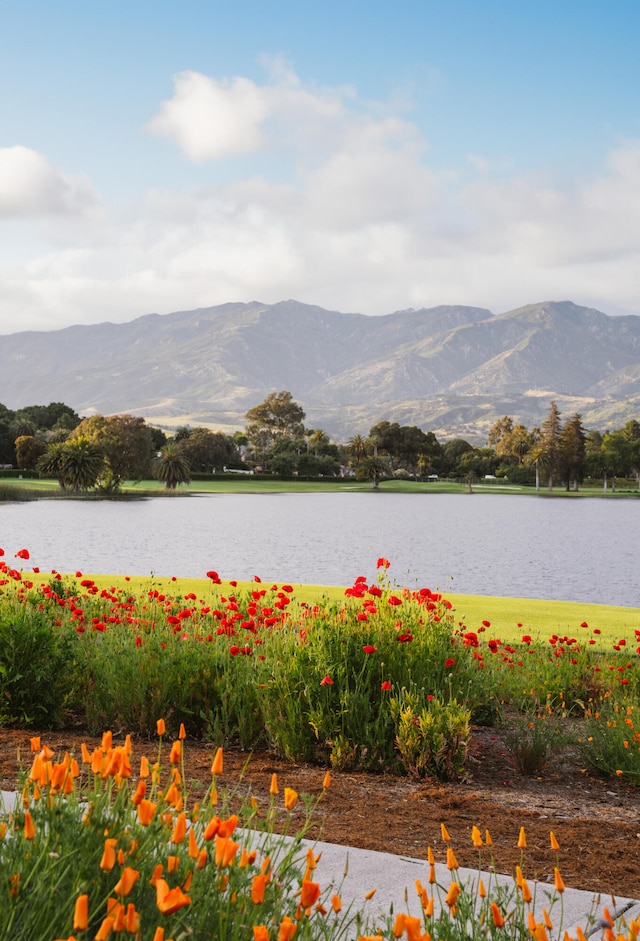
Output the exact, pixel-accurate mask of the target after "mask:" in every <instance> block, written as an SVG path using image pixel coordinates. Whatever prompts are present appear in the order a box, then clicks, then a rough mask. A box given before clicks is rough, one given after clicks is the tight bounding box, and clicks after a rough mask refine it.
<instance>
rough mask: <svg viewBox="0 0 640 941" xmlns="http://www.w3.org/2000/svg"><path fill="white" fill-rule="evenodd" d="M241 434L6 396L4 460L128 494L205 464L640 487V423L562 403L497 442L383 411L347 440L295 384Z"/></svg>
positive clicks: (66, 484) (69, 483)
mask: <svg viewBox="0 0 640 941" xmlns="http://www.w3.org/2000/svg"><path fill="white" fill-rule="evenodd" d="M245 417H246V425H245V428H244V430H243V431H238V432H236V433H235V434H233V435H229V434H225V433H223V432H221V431H211V430H210V429H208V428H204V427H195V428H192V427H190V426H186V425H185V426H182V427H179V428H177V429H176V431H175V432H174V433H173V434H172V435H167V434H166V433H165V432H164V431H163V430H162V429H160V428H157V427H154V426H153V425H148V424H147V423H146V422H145V420H144V419H143V418H140V417H136V416H132V415H111V416H103V415H92V416H90V417H87V418H81V417H80V416H79V415H78V414H77V413H76V412H75V411H74V410H73V409H72V408H70V407H69V406H67V405H65V404H64V403H61V402H52V403H50V404H49V405H46V406H45V405H33V406H28V407H26V408H22V409H19V410H18V411H11V410H10V409H8V408H6V406H4V405H2V404H0V465H4V466H5V467H6V466H10V465H11V466H17V467H18V468H19V469H22V470H25V471H38V472H39V473H40V474H41V475H42V476H47V477H53V478H55V479H57V480H58V482H59V484H60V486H61V487H62V488H64V489H70V490H73V491H86V490H89V489H99V490H102V491H104V492H117V491H118V490H119V489H120V487H121V485H122V482H123V481H124V480H144V479H149V478H150V477H151V476H155V477H156V478H157V479H158V480H161V481H162V482H163V483H164V484H165V487H166V488H167V489H175V487H177V486H178V485H179V484H182V483H187V482H188V481H189V480H190V479H191V477H192V475H194V474H212V473H220V472H223V471H225V470H226V471H229V470H230V471H234V470H235V471H242V472H249V471H251V472H255V473H264V474H271V475H277V476H284V477H293V476H302V477H320V476H322V477H336V476H345V475H354V476H355V477H357V478H359V479H366V480H369V481H370V482H371V485H372V487H374V488H375V487H377V486H378V484H379V482H380V480H381V479H383V478H385V477H396V478H399V477H400V478H401V477H407V478H414V479H415V478H417V479H429V478H431V479H435V478H440V477H444V478H455V479H462V480H466V481H468V483H469V486H471V485H472V482H473V481H474V480H475V479H478V478H484V477H496V478H508V479H509V480H510V481H512V482H515V483H520V484H526V485H531V486H534V485H535V487H536V488H537V489H540V487H541V486H546V487H547V488H548V489H552V488H553V487H554V486H556V485H562V486H564V487H565V488H566V489H567V490H570V489H571V490H577V489H578V487H579V486H580V484H581V483H582V482H583V481H584V480H585V478H596V479H598V480H602V481H603V486H604V489H605V490H606V489H608V488H609V487H611V489H615V485H616V479H617V478H618V477H624V478H629V477H635V478H636V479H637V481H638V487H639V488H640V423H639V422H637V421H635V420H631V421H628V422H627V423H626V424H625V425H624V427H623V428H620V429H618V430H614V431H608V432H604V433H603V432H600V431H595V430H589V431H588V430H586V429H585V428H584V426H583V423H582V418H581V416H580V415H579V414H574V415H571V416H570V417H568V418H566V419H564V420H563V419H562V416H561V414H560V412H559V410H558V407H557V405H556V403H555V402H552V403H551V405H550V407H549V412H548V415H547V417H546V418H545V420H544V421H543V422H542V423H541V424H540V426H539V427H536V428H532V429H531V430H529V429H527V428H526V427H525V426H524V425H522V424H519V423H515V422H514V421H513V419H512V418H511V417H509V416H507V415H505V416H503V417H502V418H500V419H499V420H498V421H496V422H495V423H494V424H493V425H492V427H491V428H490V430H489V434H488V438H487V443H486V446H481V447H478V446H476V445H472V444H471V443H469V442H468V441H466V440H465V439H463V438H453V439H450V440H448V441H445V442H440V441H438V439H437V437H436V436H435V434H434V433H433V432H430V431H429V432H425V431H423V430H422V429H421V428H418V427H417V426H415V425H410V426H409V425H400V424H399V423H397V422H389V421H380V422H377V423H376V424H375V425H373V426H372V427H371V428H370V429H369V432H368V434H366V435H360V434H357V435H354V436H352V437H351V438H349V440H348V441H347V442H345V443H336V442H333V441H331V439H330V437H329V435H327V434H326V432H324V431H323V430H322V429H319V428H308V427H306V426H305V424H304V419H305V418H306V415H305V412H304V410H303V408H302V407H301V406H300V405H299V404H298V403H297V402H296V401H295V400H294V399H293V397H292V395H291V393H290V392H286V391H282V392H272V393H270V394H269V395H267V396H266V398H265V399H264V401H263V402H261V403H260V404H259V405H256V406H254V407H253V408H250V409H249V410H248V411H247V413H246V416H245Z"/></svg>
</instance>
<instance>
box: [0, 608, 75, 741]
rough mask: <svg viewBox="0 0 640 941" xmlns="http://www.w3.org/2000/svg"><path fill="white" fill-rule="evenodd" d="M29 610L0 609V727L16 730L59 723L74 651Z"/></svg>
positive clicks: (65, 634)
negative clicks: (14, 728)
mask: <svg viewBox="0 0 640 941" xmlns="http://www.w3.org/2000/svg"><path fill="white" fill-rule="evenodd" d="M74 639H75V638H73V637H72V636H71V634H70V633H69V631H68V630H60V629H55V628H52V626H51V623H50V620H49V619H48V618H47V617H46V616H45V615H44V614H42V613H41V612H39V611H38V610H37V608H34V607H23V606H20V607H18V606H17V605H16V606H12V607H11V608H9V607H8V606H4V605H3V606H2V607H1V608H0V722H1V723H2V724H4V725H13V726H18V727H24V726H34V727H42V728H55V727H57V726H59V725H61V724H62V721H63V717H64V709H65V706H66V705H67V704H68V702H69V700H70V697H71V694H72V691H73V688H74V673H73V662H74V656H75V646H74V645H73V644H72V641H73V640H74Z"/></svg>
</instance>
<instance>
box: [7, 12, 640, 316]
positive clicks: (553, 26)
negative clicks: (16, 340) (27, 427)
mask: <svg viewBox="0 0 640 941" xmlns="http://www.w3.org/2000/svg"><path fill="white" fill-rule="evenodd" d="M639 40H640V3H638V2H637V0H611V2H607V3H605V2H604V0H600V2H590V0H554V2H547V0H536V2H528V0H440V2H433V0H419V2H418V0H404V2H403V0H397V2H396V4H395V5H393V6H392V5H391V4H389V3H388V2H384V3H382V2H378V0H369V2H367V3H364V2H360V0H352V2H348V0H342V2H341V3H337V2H333V0H327V2H324V3H323V4H305V3H301V2H300V0H298V2H296V3H293V2H288V0H287V2H279V0H272V2H270V3H265V2H257V0H246V2H241V3H237V4H231V3H228V2H227V3H224V4H222V3H218V2H215V0H210V2H204V0H182V2H180V3H178V2H166V0H155V2H153V3H151V2H147V0H139V2H136V0H128V2H121V0H109V2H104V0H92V2H91V3H87V2H86V0H82V2H80V0H57V2H56V3H55V4H53V3H50V2H44V0H0V44H1V46H0V48H2V55H1V56H0V333H13V332H16V331H19V330H25V329H55V328H58V327H64V326H66V325H68V324H71V323H93V322H100V321H104V320H111V321H125V320H131V319H133V318H134V317H136V316H140V315H143V314H146V313H150V312H152V311H156V312H159V313H168V312H170V311H173V310H178V309H189V308H193V307H200V306H210V305H213V304H221V303H225V302H227V301H250V300H262V301H265V302H267V303H273V302H276V301H278V300H283V299H286V298H289V297H295V298H296V299H298V300H301V301H305V302H308V303H313V304H319V305H321V306H323V307H329V308H333V309H337V310H344V311H358V312H361V313H366V314H382V313H389V312H391V311H393V310H398V309H403V308H406V307H422V306H426V307H429V306H435V305H437V304H469V305H473V306H480V307H488V308H489V309H490V310H493V311H494V312H496V313H499V312H501V311H504V310H508V309H512V308H515V307H518V306H521V305H523V304H527V303H533V302H536V301H542V300H552V299H555V300H564V299H571V300H573V301H575V302H576V303H579V304H585V305H589V306H594V307H598V308H599V309H601V310H604V311H605V312H607V313H612V314H616V313H625V312H629V313H636V314H640V277H639V275H638V272H639V270H640V266H639V264H638V263H639V261H640V257H639V256H640V95H639V94H638V91H639V90H640V57H639V56H638V55H637V47H638V43H639Z"/></svg>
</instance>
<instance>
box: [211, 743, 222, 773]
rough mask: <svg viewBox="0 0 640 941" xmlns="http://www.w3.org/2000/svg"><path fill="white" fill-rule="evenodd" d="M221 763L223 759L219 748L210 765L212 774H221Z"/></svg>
mask: <svg viewBox="0 0 640 941" xmlns="http://www.w3.org/2000/svg"><path fill="white" fill-rule="evenodd" d="M223 764H224V760H223V753H222V748H219V749H218V751H217V752H216V754H215V757H214V759H213V764H212V765H211V774H214V775H218V774H222V768H223Z"/></svg>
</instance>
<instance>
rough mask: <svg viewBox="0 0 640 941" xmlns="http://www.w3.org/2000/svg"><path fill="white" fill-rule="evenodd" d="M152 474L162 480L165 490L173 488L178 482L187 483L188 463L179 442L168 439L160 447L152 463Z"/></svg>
mask: <svg viewBox="0 0 640 941" xmlns="http://www.w3.org/2000/svg"><path fill="white" fill-rule="evenodd" d="M152 471H153V476H154V477H155V479H156V480H160V481H162V483H163V484H164V486H165V490H175V489H176V487H178V485H179V484H188V483H189V480H190V469H189V463H188V461H187V459H186V458H185V456H184V454H183V453H182V451H181V449H180V446H179V444H176V443H175V442H172V441H170V442H169V443H168V444H165V446H164V447H163V448H162V451H161V452H160V455H159V457H156V458H155V459H154V461H153V463H152Z"/></svg>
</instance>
